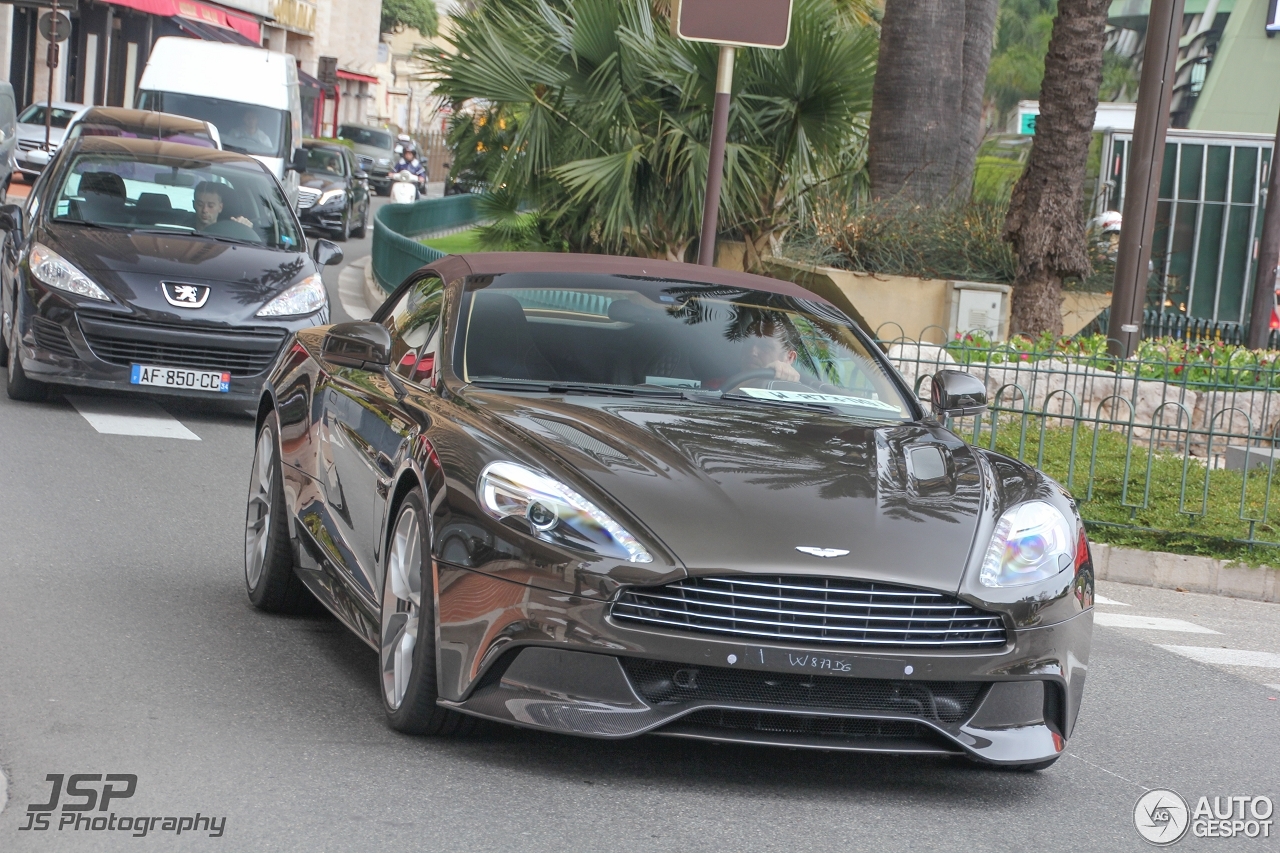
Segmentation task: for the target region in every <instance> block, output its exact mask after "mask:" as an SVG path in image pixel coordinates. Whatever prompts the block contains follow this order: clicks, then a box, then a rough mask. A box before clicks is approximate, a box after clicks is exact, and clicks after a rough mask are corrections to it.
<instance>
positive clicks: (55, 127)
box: [15, 101, 89, 181]
mask: <svg viewBox="0 0 1280 853" xmlns="http://www.w3.org/2000/svg"><path fill="white" fill-rule="evenodd" d="M48 103H49V102H48V101H36V102H35V103H34V104H31V105H30V106H28V107H27V108H26V109H25V110H23V111H22V112H21V113H19V114H18V150H17V151H16V152H15V153H16V154H17V160H18V171H19V172H21V173H22V177H24V178H26V179H27V180H29V181H31V180H35V179H36V177H37V176H38V175H39V174H40V173H41V172H43V171H44V167H45V165H46V164H48V162H49V160H50V159H51V158H52V157H53V155H54V152H56V151H57V150H58V146H59V145H61V144H62V137H63V135H64V134H66V132H67V125H69V124H71V122H72V121H73V120H74V119H76V118H77V117H79V115H80V113H82V112H84V111H85V110H87V109H88V108H89V107H88V106H87V105H85V104H77V103H73V102H71V101H54V102H53V109H52V111H51V112H52V114H51V115H50V116H49V150H48V151H45V150H44V143H45V124H44V123H45V112H46V110H48Z"/></svg>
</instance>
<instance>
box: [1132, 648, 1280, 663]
mask: <svg viewBox="0 0 1280 853" xmlns="http://www.w3.org/2000/svg"><path fill="white" fill-rule="evenodd" d="M1156 645H1157V646H1160V648H1162V649H1164V650H1165V651H1168V652H1173V653H1174V654H1175V655H1182V656H1183V657H1187V658H1191V659H1192V660H1198V661H1200V662H1201V663H1216V664H1220V665H1223V666H1260V667H1266V668H1268V669H1280V655H1277V654H1275V653H1273V652H1251V651H1246V650H1245V649H1213V648H1207V649H1206V648H1200V647H1199V646H1164V645H1160V644H1159V643H1156Z"/></svg>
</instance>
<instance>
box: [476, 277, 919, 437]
mask: <svg viewBox="0 0 1280 853" xmlns="http://www.w3.org/2000/svg"><path fill="white" fill-rule="evenodd" d="M468 295H469V297H470V299H469V306H468V307H467V308H466V309H465V310H466V315H465V316H466V318H467V319H466V322H465V323H464V324H463V327H464V333H463V336H462V337H460V338H459V341H460V343H461V346H460V352H461V357H460V358H456V357H455V363H456V364H458V365H460V368H461V369H460V370H458V372H459V373H461V374H462V377H463V379H465V380H466V381H468V382H475V383H478V384H481V385H484V384H486V383H488V384H492V385H499V386H503V387H512V388H520V387H529V388H530V390H540V389H541V390H556V387H555V386H563V385H569V386H572V385H575V384H577V385H579V386H582V387H580V388H579V389H578V390H583V391H586V392H588V393H619V394H627V395H643V394H655V395H657V394H667V395H670V396H691V397H692V396H698V395H701V396H704V397H708V398H710V397H715V398H718V399H721V400H730V399H732V400H737V401H740V402H742V403H744V404H751V405H760V406H817V407H821V408H825V409H832V410H836V411H839V412H842V413H847V414H851V415H856V416H858V417H862V418H872V419H876V420H891V421H901V420H905V419H910V417H911V412H912V410H911V408H910V406H909V405H908V404H907V402H906V401H905V400H904V399H903V397H902V395H901V394H899V392H898V390H897V388H896V386H895V385H894V383H893V382H892V381H891V380H890V378H889V376H888V374H887V372H886V370H885V369H884V368H883V367H881V366H880V363H879V362H877V361H876V360H875V359H874V358H873V357H872V356H871V354H870V352H869V351H868V349H867V347H868V344H866V343H865V340H864V338H863V337H862V336H860V335H858V334H856V333H855V332H854V330H853V328H852V324H851V323H850V321H849V320H848V318H846V317H845V316H844V315H843V314H841V313H840V312H839V311H837V310H836V309H835V308H833V307H832V306H830V305H827V304H825V303H822V302H818V301H817V300H816V299H815V300H812V301H811V300H806V299H797V298H794V297H790V296H783V295H780V294H776V293H768V292H764V291H756V290H749V289H743V288H736V287H726V286H722V285H707V284H698V283H691V282H682V281H664V280H658V279H642V278H630V277H623V276H609V275H589V274H564V273H555V274H552V273H518V274H516V273H513V274H507V275H501V276H497V277H479V278H476V279H473V280H472V281H471V282H470V283H469V285H468ZM586 386H591V387H586Z"/></svg>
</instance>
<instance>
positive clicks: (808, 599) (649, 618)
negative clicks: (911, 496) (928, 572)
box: [611, 575, 1005, 648]
mask: <svg viewBox="0 0 1280 853" xmlns="http://www.w3.org/2000/svg"><path fill="white" fill-rule="evenodd" d="M611 612H612V615H613V617H614V618H615V619H618V620H621V621H624V622H633V623H641V624H644V625H652V626H661V627H665V628H678V629H681V630H685V631H697V632H702V633H713V634H720V635H722V636H732V637H742V638H746V639H769V640H783V641H789V642H797V643H804V644H812V643H818V644H823V645H836V646H877V647H892V646H899V647H909V648H981V647H990V646H1002V645H1004V644H1005V630H1004V623H1003V622H1002V621H1001V619H1000V617H999V616H998V615H997V614H994V613H985V612H983V611H981V610H978V609H976V608H974V607H972V606H970V605H968V604H965V603H964V602H963V601H960V600H959V599H958V598H955V597H954V596H950V595H944V594H942V593H938V592H930V591H928V590H920V589H910V588H907V587H901V586H891V585H889V584H882V583H871V582H869V581H861V580H852V579H846V578H821V577H787V576H768V577H760V576H755V575H751V576H738V577H700V578H686V579H684V580H680V581H676V582H675V583H669V584H666V585H665V586H657V587H633V588H630V589H627V590H624V591H623V592H622V594H621V595H620V596H619V597H618V600H617V601H616V602H614V604H613V608H612V611H611Z"/></svg>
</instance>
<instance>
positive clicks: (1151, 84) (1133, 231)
mask: <svg viewBox="0 0 1280 853" xmlns="http://www.w3.org/2000/svg"><path fill="white" fill-rule="evenodd" d="M1182 10H1183V0H1151V15H1150V17H1149V18H1148V19H1147V46H1146V49H1145V50H1144V52H1143V54H1142V79H1141V81H1140V82H1139V84H1138V110H1137V115H1136V116H1135V117H1134V125H1133V143H1132V146H1131V148H1130V152H1129V182H1128V183H1127V184H1126V185H1125V191H1124V219H1123V221H1122V222H1121V226H1120V250H1119V253H1118V254H1117V256H1116V278H1115V284H1114V285H1113V286H1112V290H1111V321H1110V324H1109V325H1108V327H1107V350H1108V352H1110V353H1111V354H1112V355H1114V356H1116V357H1118V358H1128V357H1129V356H1131V355H1133V351H1134V350H1135V349H1137V346H1138V340H1139V339H1140V338H1141V337H1142V308H1143V303H1144V302H1145V301H1146V295H1147V278H1148V276H1149V274H1150V268H1151V241H1152V240H1153V239H1154V237H1155V230H1156V210H1157V196H1158V194H1159V191H1160V171H1161V167H1162V166H1163V164H1164V140H1165V134H1166V132H1167V131H1168V129H1169V103H1170V100H1171V99H1172V97H1173V84H1174V63H1175V61H1176V60H1177V58H1178V39H1179V38H1180V37H1181V36H1182Z"/></svg>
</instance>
